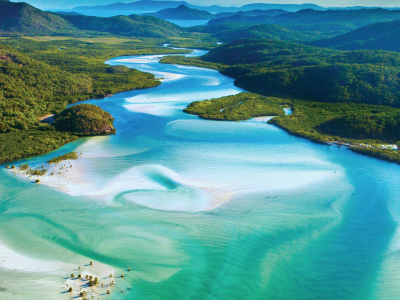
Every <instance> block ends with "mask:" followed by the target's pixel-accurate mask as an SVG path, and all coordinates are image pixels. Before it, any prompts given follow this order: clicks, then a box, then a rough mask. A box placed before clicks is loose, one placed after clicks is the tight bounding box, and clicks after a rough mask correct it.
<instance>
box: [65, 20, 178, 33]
mask: <svg viewBox="0 0 400 300" xmlns="http://www.w3.org/2000/svg"><path fill="white" fill-rule="evenodd" d="M63 18H64V19H65V20H67V21H69V22H70V23H71V24H73V25H74V26H75V27H76V28H78V29H79V30H81V31H91V32H100V33H108V34H110V33H111V34H116V35H122V36H135V37H154V38H160V37H161V38H163V37H171V36H175V35H177V34H178V33H180V32H181V31H182V30H181V29H180V27H179V26H177V25H175V24H172V23H170V22H167V21H164V20H161V19H158V18H155V17H151V16H138V15H130V16H115V17H110V18H101V17H91V16H79V15H78V16H74V15H70V16H69V15H65V16H63Z"/></svg>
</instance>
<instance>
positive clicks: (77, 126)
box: [54, 104, 116, 136]
mask: <svg viewBox="0 0 400 300" xmlns="http://www.w3.org/2000/svg"><path fill="white" fill-rule="evenodd" d="M113 121H114V118H113V117H112V116H111V115H110V114H109V113H108V112H106V111H104V110H102V109H101V108H100V107H98V106H95V105H92V104H80V105H76V106H72V107H70V108H67V109H65V110H63V111H62V112H61V113H60V114H58V115H56V116H55V122H54V127H55V128H56V129H57V130H59V131H67V132H72V133H75V134H77V135H80V136H82V135H103V134H113V133H115V132H116V130H115V128H114V126H113Z"/></svg>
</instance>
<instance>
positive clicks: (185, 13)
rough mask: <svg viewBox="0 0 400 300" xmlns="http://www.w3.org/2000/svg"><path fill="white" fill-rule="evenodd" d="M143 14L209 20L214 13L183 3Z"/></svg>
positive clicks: (165, 17)
mask: <svg viewBox="0 0 400 300" xmlns="http://www.w3.org/2000/svg"><path fill="white" fill-rule="evenodd" d="M143 15H146V16H153V17H157V18H160V19H171V20H209V19H213V18H214V15H213V14H211V13H209V12H207V11H204V10H198V9H194V8H189V7H187V6H185V5H184V4H182V5H180V6H178V7H177V8H166V9H163V10H160V11H158V12H155V13H149V14H143Z"/></svg>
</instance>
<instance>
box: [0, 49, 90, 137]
mask: <svg viewBox="0 0 400 300" xmlns="http://www.w3.org/2000/svg"><path fill="white" fill-rule="evenodd" d="M92 89H93V84H92V80H91V79H90V78H89V77H88V76H84V75H77V74H76V75H75V74H74V75H73V74H70V73H68V72H65V71H61V70H60V69H58V68H56V67H52V66H49V65H47V64H44V63H42V62H38V61H36V60H34V59H32V58H30V57H28V56H26V55H24V54H21V53H19V52H17V51H15V50H12V49H10V48H8V47H5V46H3V45H0V108H1V109H0V111H1V112H0V133H5V132H11V131H15V130H24V129H27V128H30V127H32V126H34V125H37V123H38V119H37V118H38V117H39V116H43V115H45V114H47V113H50V112H53V111H55V110H60V109H63V107H64V105H65V104H64V102H65V99H66V98H68V96H69V95H73V94H87V93H90V92H91V91H92Z"/></svg>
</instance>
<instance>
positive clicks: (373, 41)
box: [310, 20, 400, 52]
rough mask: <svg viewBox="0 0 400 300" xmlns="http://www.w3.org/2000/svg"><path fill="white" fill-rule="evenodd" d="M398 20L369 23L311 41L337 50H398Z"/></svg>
mask: <svg viewBox="0 0 400 300" xmlns="http://www.w3.org/2000/svg"><path fill="white" fill-rule="evenodd" d="M399 37H400V20H397V21H392V22H382V23H376V24H371V25H368V26H365V27H362V28H359V29H356V30H354V31H351V32H349V33H346V34H343V35H340V36H337V37H333V38H330V39H324V40H318V41H314V42H311V43H310V45H313V46H317V47H332V48H335V49H339V50H359V49H381V50H386V51H397V52H400V39H399Z"/></svg>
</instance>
